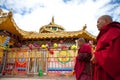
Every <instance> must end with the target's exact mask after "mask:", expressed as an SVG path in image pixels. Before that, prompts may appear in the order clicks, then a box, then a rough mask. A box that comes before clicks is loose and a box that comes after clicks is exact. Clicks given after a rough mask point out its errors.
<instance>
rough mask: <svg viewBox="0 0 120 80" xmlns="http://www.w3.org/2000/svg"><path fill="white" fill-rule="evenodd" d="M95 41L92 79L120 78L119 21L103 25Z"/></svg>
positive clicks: (111, 79)
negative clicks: (95, 61)
mask: <svg viewBox="0 0 120 80" xmlns="http://www.w3.org/2000/svg"><path fill="white" fill-rule="evenodd" d="M97 41H98V42H97V48H96V52H95V57H96V60H97V63H96V64H95V71H94V80H120V23H117V22H112V23H110V24H108V25H107V26H105V27H104V28H103V29H102V30H101V31H100V33H99V35H98V37H97Z"/></svg>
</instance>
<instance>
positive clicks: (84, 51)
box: [74, 38, 92, 80]
mask: <svg viewBox="0 0 120 80" xmlns="http://www.w3.org/2000/svg"><path fill="white" fill-rule="evenodd" d="M78 46H79V47H80V48H79V50H78V55H77V57H76V62H75V67H74V72H75V75H76V80H92V79H91V67H90V66H91V65H90V59H91V57H92V55H91V52H92V47H91V46H90V45H89V44H87V43H85V40H84V39H83V38H79V39H78Z"/></svg>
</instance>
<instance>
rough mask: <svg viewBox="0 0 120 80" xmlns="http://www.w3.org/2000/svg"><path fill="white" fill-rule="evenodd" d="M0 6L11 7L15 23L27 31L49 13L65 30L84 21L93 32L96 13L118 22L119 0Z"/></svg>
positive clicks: (19, 1) (1, 2)
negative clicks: (106, 15) (108, 16)
mask: <svg viewBox="0 0 120 80" xmlns="http://www.w3.org/2000/svg"><path fill="white" fill-rule="evenodd" d="M0 8H2V9H3V11H7V12H8V11H9V10H10V9H12V11H13V13H14V15H13V18H14V19H15V22H16V24H17V25H18V27H20V28H21V29H23V30H26V31H36V32H38V31H39V29H40V27H42V26H43V25H46V24H48V23H49V22H50V21H51V18H52V16H54V17H55V23H56V24H59V25H61V26H63V27H64V28H65V30H66V31H78V30H80V29H82V27H83V26H84V24H87V30H88V31H89V32H90V33H92V34H94V35H97V34H98V30H97V28H96V21H97V18H98V17H99V16H101V15H105V14H108V15H111V16H112V17H113V20H114V21H118V22H120V0H0Z"/></svg>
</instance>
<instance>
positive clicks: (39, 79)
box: [0, 76, 75, 80]
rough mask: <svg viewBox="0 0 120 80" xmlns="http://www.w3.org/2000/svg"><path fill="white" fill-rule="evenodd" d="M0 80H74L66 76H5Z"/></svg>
mask: <svg viewBox="0 0 120 80" xmlns="http://www.w3.org/2000/svg"><path fill="white" fill-rule="evenodd" d="M0 80H75V77H70V76H69V77H68V76H60V77H55V76H53V77H52V76H51V77H50V76H43V77H39V76H29V77H28V76H26V77H25V76H15V77H14V76H7V77H0Z"/></svg>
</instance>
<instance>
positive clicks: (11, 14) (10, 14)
mask: <svg viewBox="0 0 120 80" xmlns="http://www.w3.org/2000/svg"><path fill="white" fill-rule="evenodd" d="M8 16H9V17H12V16H13V13H12V8H11V9H10V11H9V13H8Z"/></svg>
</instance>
